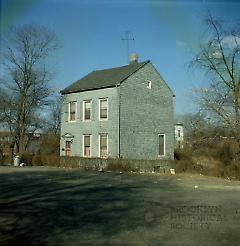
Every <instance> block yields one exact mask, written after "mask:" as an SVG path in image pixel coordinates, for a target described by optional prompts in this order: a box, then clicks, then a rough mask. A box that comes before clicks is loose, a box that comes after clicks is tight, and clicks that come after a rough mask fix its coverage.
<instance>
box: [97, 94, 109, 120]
mask: <svg viewBox="0 0 240 246" xmlns="http://www.w3.org/2000/svg"><path fill="white" fill-rule="evenodd" d="M99 119H100V120H107V119H108V99H107V98H104V99H99Z"/></svg>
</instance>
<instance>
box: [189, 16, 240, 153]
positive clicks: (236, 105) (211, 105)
mask: <svg viewBox="0 0 240 246" xmlns="http://www.w3.org/2000/svg"><path fill="white" fill-rule="evenodd" d="M206 23H207V25H208V28H209V32H208V37H209V38H208V41H205V42H204V43H203V44H202V45H201V46H200V52H199V54H197V56H196V57H195V59H194V60H193V62H192V64H194V65H197V66H199V67H200V68H202V69H203V70H204V71H205V72H206V73H207V75H208V76H209V78H210V84H209V86H208V87H207V88H201V89H197V90H196V93H197V96H198V99H199V100H198V102H199V103H200V105H201V109H203V110H206V111H208V112H209V113H210V114H212V117H214V118H215V119H218V120H219V122H221V123H222V124H223V125H224V126H225V127H228V128H230V129H232V130H233V132H234V135H235V140H236V142H237V145H238V157H239V151H240V29H239V25H238V26H236V28H235V27H231V28H230V26H229V24H228V25H226V23H225V25H226V26H225V25H224V23H223V22H219V21H217V20H215V19H214V18H213V17H212V16H211V15H209V16H208V17H207V19H206Z"/></svg>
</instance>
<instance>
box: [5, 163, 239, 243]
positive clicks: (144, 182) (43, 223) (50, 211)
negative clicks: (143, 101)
mask: <svg viewBox="0 0 240 246" xmlns="http://www.w3.org/2000/svg"><path fill="white" fill-rule="evenodd" d="M239 232H240V182H239V181H229V180H224V179H218V178H212V177H205V176H199V175H191V174H188V175H187V174H184V175H183V174H182V175H180V174H177V175H164V174H161V175H160V174H133V173H128V174H127V173H124V174H121V173H113V172H112V173H107V172H83V171H79V170H76V169H59V168H46V167H23V168H20V167H16V168H14V167H0V245H30V246H31V245H43V246H44V245H58V246H65V245H66V246H72V245H162V246H168V245H169V246H170V245H171V246H218V245H219V246H229V245H231V246H237V245H240V233H239Z"/></svg>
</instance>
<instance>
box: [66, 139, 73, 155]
mask: <svg viewBox="0 0 240 246" xmlns="http://www.w3.org/2000/svg"><path fill="white" fill-rule="evenodd" d="M71 145H72V142H71V141H66V145H65V155H66V156H71Z"/></svg>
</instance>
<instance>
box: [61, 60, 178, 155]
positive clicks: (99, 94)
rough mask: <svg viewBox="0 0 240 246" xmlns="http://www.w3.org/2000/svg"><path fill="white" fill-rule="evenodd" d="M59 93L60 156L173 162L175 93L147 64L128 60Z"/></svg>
mask: <svg viewBox="0 0 240 246" xmlns="http://www.w3.org/2000/svg"><path fill="white" fill-rule="evenodd" d="M61 94H62V117H61V143H60V148H61V149H60V155H61V156H81V157H103V158H108V157H109V158H126V159H146V160H157V159H173V156H174V121H173V97H174V94H173V92H172V90H171V89H170V88H169V86H168V85H167V84H166V82H165V81H164V80H163V78H162V77H161V76H160V74H159V73H158V71H157V70H156V69H155V67H154V66H153V65H152V63H151V62H150V61H144V62H138V61H137V56H132V57H131V61H130V64H129V65H126V66H122V67H116V68H110V69H105V70H97V71H93V72H91V73H89V74H88V75H86V76H85V77H83V78H82V79H80V80H78V81H77V82H75V83H73V84H72V85H70V86H69V87H67V88H65V89H64V90H62V91H61Z"/></svg>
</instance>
